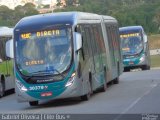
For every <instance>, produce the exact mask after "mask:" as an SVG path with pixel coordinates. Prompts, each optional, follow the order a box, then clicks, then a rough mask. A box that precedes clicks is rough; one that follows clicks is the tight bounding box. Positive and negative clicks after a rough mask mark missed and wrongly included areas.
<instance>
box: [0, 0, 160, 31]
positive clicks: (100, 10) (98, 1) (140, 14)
mask: <svg viewBox="0 0 160 120" xmlns="http://www.w3.org/2000/svg"><path fill="white" fill-rule="evenodd" d="M74 1H75V0H67V6H66V7H64V8H63V9H56V10H54V12H57V11H83V12H91V13H97V14H103V15H110V16H114V17H115V18H116V19H118V21H119V23H120V26H130V25H142V26H143V27H144V29H145V31H146V32H147V33H160V31H159V27H160V17H159V16H160V13H159V10H160V7H159V6H160V1H159V0H85V1H84V0H79V3H80V5H79V6H77V7H76V6H75V4H73V3H74ZM57 5H60V4H57ZM57 7H58V6H57ZM0 14H1V17H0V25H3V26H4V25H6V26H15V24H16V23H17V22H18V21H19V20H20V19H21V18H23V17H25V16H30V15H35V14H39V13H38V11H37V10H36V9H35V6H34V5H32V4H31V3H27V4H26V5H25V6H17V7H16V8H15V10H11V9H9V8H7V7H6V6H0Z"/></svg>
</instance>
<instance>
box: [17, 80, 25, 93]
mask: <svg viewBox="0 0 160 120" xmlns="http://www.w3.org/2000/svg"><path fill="white" fill-rule="evenodd" d="M16 85H17V87H18V88H19V90H20V91H21V92H27V91H28V89H27V88H26V87H25V86H24V85H23V84H22V83H21V82H20V81H18V80H16Z"/></svg>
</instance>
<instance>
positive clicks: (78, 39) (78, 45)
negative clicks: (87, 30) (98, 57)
mask: <svg viewBox="0 0 160 120" xmlns="http://www.w3.org/2000/svg"><path fill="white" fill-rule="evenodd" d="M81 48H82V36H81V34H80V33H76V49H75V50H76V51H78V50H80V49H81Z"/></svg>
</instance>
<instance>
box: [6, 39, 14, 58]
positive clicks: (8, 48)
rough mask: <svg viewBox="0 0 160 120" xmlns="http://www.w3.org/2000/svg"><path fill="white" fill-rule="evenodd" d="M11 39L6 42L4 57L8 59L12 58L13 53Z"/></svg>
mask: <svg viewBox="0 0 160 120" xmlns="http://www.w3.org/2000/svg"><path fill="white" fill-rule="evenodd" d="M13 51H14V50H13V39H11V40H9V41H7V42H6V56H7V57H9V58H14V52H13Z"/></svg>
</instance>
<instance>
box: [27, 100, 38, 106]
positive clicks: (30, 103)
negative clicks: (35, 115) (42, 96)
mask: <svg viewBox="0 0 160 120" xmlns="http://www.w3.org/2000/svg"><path fill="white" fill-rule="evenodd" d="M29 105H30V106H37V105H38V101H30V102H29Z"/></svg>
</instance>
